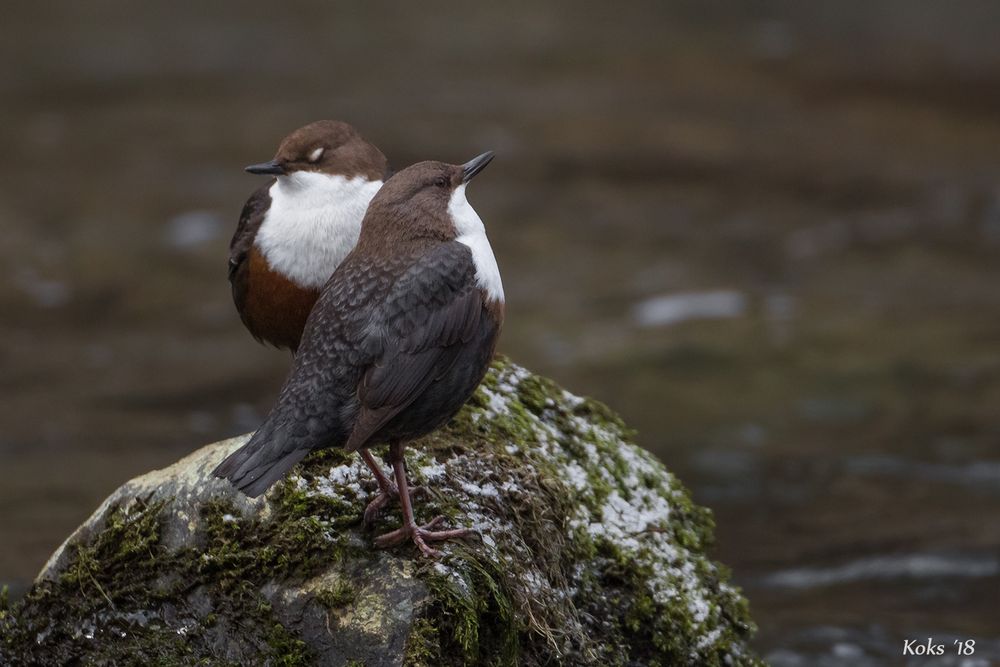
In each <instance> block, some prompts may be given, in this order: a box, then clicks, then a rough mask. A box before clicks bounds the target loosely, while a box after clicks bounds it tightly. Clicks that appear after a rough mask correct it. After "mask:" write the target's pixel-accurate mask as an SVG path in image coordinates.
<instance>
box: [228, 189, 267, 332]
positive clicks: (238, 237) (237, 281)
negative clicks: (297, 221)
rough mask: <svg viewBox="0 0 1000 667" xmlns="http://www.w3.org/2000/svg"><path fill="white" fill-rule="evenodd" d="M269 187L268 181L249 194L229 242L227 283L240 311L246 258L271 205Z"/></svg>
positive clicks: (244, 297)
mask: <svg viewBox="0 0 1000 667" xmlns="http://www.w3.org/2000/svg"><path fill="white" fill-rule="evenodd" d="M272 183H273V181H272ZM270 189H271V183H268V184H267V185H265V186H262V187H260V188H258V189H257V190H256V191H254V193H253V194H252V195H250V198H249V199H247V203H246V204H244V205H243V211H242V212H241V213H240V221H239V222H238V223H237V224H236V233H235V234H233V238H232V240H231V241H230V242H229V283H230V285H232V288H233V301H234V302H235V303H236V307H237V309H239V310H240V312H242V311H243V304H244V302H245V300H246V293H247V287H248V286H247V278H248V275H247V274H248V272H247V258H248V257H249V255H250V249H251V248H252V247H253V241H254V239H255V238H256V237H257V230H258V229H260V224H261V223H262V222H264V215H265V214H266V213H267V209H268V207H270V206H271V195H270V192H269V191H270Z"/></svg>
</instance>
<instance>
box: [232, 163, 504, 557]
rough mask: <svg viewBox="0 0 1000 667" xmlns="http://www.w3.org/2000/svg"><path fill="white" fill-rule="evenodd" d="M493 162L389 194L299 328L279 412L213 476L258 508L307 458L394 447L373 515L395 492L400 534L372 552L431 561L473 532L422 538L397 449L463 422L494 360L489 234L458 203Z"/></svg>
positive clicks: (499, 295) (372, 209) (430, 176)
mask: <svg viewBox="0 0 1000 667" xmlns="http://www.w3.org/2000/svg"><path fill="white" fill-rule="evenodd" d="M492 159H493V153H484V154H483V155H480V156H479V157H477V158H475V159H473V160H471V161H469V162H467V163H466V164H464V165H450V164H444V163H441V162H420V163H418V164H415V165H413V166H411V167H408V168H406V169H404V170H402V171H400V172H399V173H397V174H395V175H394V176H392V177H391V178H390V179H389V180H388V181H386V183H385V185H384V186H383V187H382V189H381V190H380V191H379V192H378V194H377V195H376V196H375V198H374V199H372V201H371V204H370V205H369V207H368V212H367V213H366V214H365V218H364V222H363V224H362V227H361V235H360V238H359V239H358V244H357V246H356V247H355V248H354V250H353V251H351V253H350V254H349V255H348V256H347V258H346V259H345V260H344V261H343V263H342V264H341V265H340V266H339V267H337V270H336V271H334V273H333V276H331V278H330V280H329V282H328V283H327V284H326V286H325V287H324V288H323V292H322V294H321V295H320V297H319V300H318V301H317V302H316V305H315V307H314V308H313V311H312V314H311V315H310V316H309V319H308V321H307V322H306V326H305V331H304V332H303V336H302V344H301V346H300V347H299V352H298V354H297V355H296V356H295V361H294V364H293V366H292V371H291V374H290V375H289V377H288V379H287V380H286V381H285V384H284V386H283V387H282V389H281V393H280V395H279V397H278V402H277V405H275V407H274V408H273V409H272V410H271V413H270V414H269V415H268V417H267V420H266V421H265V422H264V424H263V425H262V426H261V427H260V429H258V430H257V432H256V433H254V435H253V436H252V437H251V438H250V441H249V442H247V444H245V445H244V446H243V447H241V448H240V449H238V450H236V451H235V452H233V453H232V454H231V455H229V457H227V458H226V460H224V461H223V462H222V463H221V464H219V466H218V467H217V468H216V469H215V471H214V474H215V475H216V476H218V477H224V478H226V479H229V480H230V481H231V482H232V483H233V485H235V486H236V487H237V488H238V489H240V490H241V491H243V492H244V493H246V494H247V495H248V496H251V497H256V496H259V495H260V494H262V493H264V492H265V491H266V490H267V489H268V488H269V487H270V486H271V485H272V484H274V482H275V481H277V480H278V479H280V478H281V477H283V476H284V475H285V474H286V473H287V472H288V471H289V470H290V469H291V468H292V466H294V465H295V464H296V463H298V462H299V461H301V460H302V458H303V457H305V455H306V454H308V453H309V452H310V451H313V450H316V449H323V448H326V447H344V448H346V449H347V450H348V451H355V450H361V451H362V452H365V451H366V450H367V449H368V448H369V447H372V446H375V445H378V444H382V443H388V444H389V460H390V462H391V463H392V468H393V473H394V476H395V488H394V487H392V486H391V485H386V484H384V483H383V481H382V480H380V482H379V484H380V487H381V488H382V491H381V492H380V493H379V495H378V496H377V497H376V498H375V499H374V500H373V501H372V502H371V503H370V504H369V509H371V508H372V507H375V508H376V510H377V508H378V507H381V506H382V505H384V504H385V502H386V501H387V500H388V499H389V498H390V497H392V496H394V495H396V494H397V491H398V496H399V500H400V504H401V506H402V510H403V526H402V527H401V528H399V529H398V530H395V531H392V532H390V533H388V534H386V535H382V536H380V537H378V538H376V540H375V543H376V545H377V546H380V547H386V546H391V545H395V544H399V543H400V542H403V541H405V540H407V539H412V540H413V542H414V543H415V544H416V545H417V547H418V548H419V549H420V551H421V552H422V553H423V554H424V555H426V556H431V555H435V554H436V553H437V552H436V551H434V550H433V549H431V548H430V547H429V546H427V542H429V541H439V540H445V539H449V538H452V537H459V536H462V535H465V534H467V533H468V532H469V531H468V530H467V529H459V530H440V531H438V530H434V528H435V527H437V526H438V525H439V524H440V523H441V521H443V520H444V519H443V517H437V518H435V519H434V520H433V521H431V522H430V523H428V524H426V525H424V526H418V525H417V523H416V521H415V520H414V517H413V508H412V504H411V500H410V491H409V488H408V485H407V481H406V471H405V466H404V460H403V447H404V445H405V444H406V443H407V442H409V441H411V440H414V439H416V438H419V437H421V436H423V435H426V434H427V433H430V432H431V431H433V430H434V429H436V428H438V427H440V426H442V425H443V424H444V423H445V422H447V421H448V420H449V419H450V418H451V417H452V416H453V415H454V414H455V413H456V412H458V410H459V409H460V408H461V407H462V405H463V404H464V403H465V402H466V401H467V400H468V399H469V397H470V396H471V395H472V392H473V391H474V390H475V388H476V386H477V385H478V384H479V382H480V381H481V380H482V379H483V376H484V375H485V374H486V370H487V368H488V367H489V364H490V360H491V359H492V357H493V351H494V348H495V347H496V342H497V337H498V335H499V333H500V327H501V325H502V323H503V317H504V296H503V285H502V283H501V280H500V271H499V270H498V268H497V263H496V259H495V258H494V256H493V250H492V248H491V247H490V243H489V240H488V239H487V237H486V230H485V228H484V226H483V222H482V220H480V218H479V215H478V214H477V213H476V212H475V210H473V208H472V206H471V205H470V204H469V202H468V200H467V199H466V196H465V188H466V185H467V184H468V182H469V180H470V179H471V178H472V177H473V176H475V175H476V174H477V173H479V172H480V171H481V170H482V169H483V168H484V167H485V166H486V165H487V164H489V162H490V160H492ZM373 471H375V469H374V468H373ZM378 475H379V473H378V472H376V476H378ZM384 481H385V482H387V481H388V480H384ZM365 514H366V518H367V516H368V514H369V512H368V511H366V512H365Z"/></svg>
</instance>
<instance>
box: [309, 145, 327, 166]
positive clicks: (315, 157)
mask: <svg viewBox="0 0 1000 667" xmlns="http://www.w3.org/2000/svg"><path fill="white" fill-rule="evenodd" d="M324 150H326V149H324V148H323V147H322V146H320V147H319V148H317V149H315V150H313V152H312V153H310V154H309V161H310V162H319V159H320V158H321V157H323V151H324Z"/></svg>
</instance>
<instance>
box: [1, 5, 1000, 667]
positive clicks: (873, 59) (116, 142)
mask: <svg viewBox="0 0 1000 667" xmlns="http://www.w3.org/2000/svg"><path fill="white" fill-rule="evenodd" d="M998 28H1000V4H998V3H996V2H993V1H987V0H982V1H979V2H973V1H968V2H966V1H957V2H937V3H928V2H912V1H906V2H904V1H902V0H867V1H865V2H860V1H854V0H848V1H845V2H839V3H801V2H794V1H791V0H789V1H787V2H779V1H760V2H753V3H740V2H724V1H721V0H708V1H700V2H695V1H691V2H681V3H668V2H663V1H662V0H661V1H658V2H648V3H646V2H637V3H599V2H563V3H545V4H541V3H527V2H515V3H494V4H491V5H487V4H485V3H484V4H479V3H464V4H456V3H440V4H438V3H406V4H402V3H400V4H396V5H382V4H380V3H364V4H362V3H357V4H352V5H350V6H343V7H339V6H335V5H334V4H332V3H322V2H301V3H299V2H287V3H270V2H268V3H265V2H261V1H259V0H244V1H243V2H240V3H228V4H224V3H169V4H168V3H160V4H150V3H147V4H141V5H135V4H132V3H125V2H108V1H98V2H88V3H79V2H70V1H68V0H63V1H61V2H46V3H11V4H8V5H7V6H6V7H5V9H4V18H3V21H2V22H0V63H2V64H0V99H2V106H0V121H2V122H0V146H2V147H3V150H2V156H0V473H2V477H0V583H6V584H8V585H9V586H10V587H11V591H12V593H13V594H14V595H15V596H16V595H17V594H19V593H21V592H23V591H24V590H25V588H26V586H27V585H28V583H29V582H30V579H31V578H32V577H33V576H34V574H35V573H36V572H37V571H38V569H39V568H40V567H41V565H42V563H43V561H44V560H45V558H46V557H47V556H48V554H49V553H50V552H51V551H52V550H53V549H54V548H55V547H56V546H57V544H58V543H59V542H60V541H61V540H62V539H63V537H65V536H66V535H67V534H68V532H69V531H70V530H72V529H73V528H74V527H75V526H76V525H77V524H78V523H80V522H81V521H82V520H83V519H84V518H85V517H86V516H87V515H88V514H89V513H90V512H91V511H92V510H93V509H94V508H95V507H96V505H97V504H98V503H99V502H100V501H101V500H102V499H103V498H104V497H105V496H106V495H107V494H108V493H110V492H111V491H112V490H113V489H114V488H115V487H116V486H117V485H119V484H120V483H121V482H123V481H125V480H127V479H128V478H130V477H132V476H134V475H136V474H139V473H142V472H145V471H147V470H149V469H151V468H154V467H160V466H163V465H166V464H168V463H171V462H173V461H174V460H176V459H177V458H179V457H181V456H182V455H184V454H185V453H187V452H189V451H191V450H193V449H195V448H196V447H197V446H199V445H201V444H204V443H207V442H210V441H213V440H217V439H219V438H223V437H226V436H231V435H234V434H238V433H242V432H245V431H248V430H251V429H253V428H254V427H255V426H256V425H257V424H258V423H259V421H260V420H261V418H262V416H263V415H264V413H265V411H266V409H267V408H268V406H269V405H270V403H271V401H272V400H273V399H274V397H275V394H276V391H277V389H278V387H279V385H280V382H281V380H282V378H283V376H284V374H285V372H286V370H287V368H288V365H289V358H288V356H287V355H286V354H283V353H280V352H276V351H274V350H269V349H265V348H263V347H261V346H259V345H257V344H256V343H255V342H254V341H253V340H252V339H251V338H250V336H249V335H248V334H247V332H246V331H245V330H244V329H243V327H242V326H241V324H240V322H239V319H238V318H237V316H236V313H235V311H234V309H233V306H232V303H231V301H230V295H229V290H228V284H227V283H226V277H225V276H226V270H225V264H226V256H227V255H226V245H227V242H228V239H229V236H230V234H231V232H232V230H233V228H234V225H235V221H236V218H237V216H238V213H239V210H240V207H241V205H242V202H243V200H244V199H245V198H246V196H247V195H248V194H249V192H250V191H251V190H252V189H253V188H255V187H256V186H257V185H258V184H259V183H260V181H259V180H257V179H256V178H255V177H252V176H250V175H247V174H244V173H243V172H242V166H243V165H245V164H249V163H252V162H259V161H262V160H266V159H269V158H270V157H271V155H272V153H273V151H274V149H275V147H276V145H277V142H278V140H279V139H280V138H281V137H282V136H283V135H284V134H285V133H286V132H287V131H289V130H291V129H293V128H295V127H297V126H299V125H301V124H303V123H305V122H308V121H311V120H315V119H318V118H325V117H332V118H341V119H344V120H347V121H349V122H352V123H354V124H355V125H357V126H358V127H359V128H361V130H362V131H363V132H364V133H365V134H366V136H367V137H368V138H370V139H371V140H372V141H373V142H375V143H376V144H378V145H379V146H380V147H381V148H382V149H383V150H384V151H385V153H386V154H387V155H388V156H389V157H390V160H391V161H392V162H393V164H394V165H396V166H403V165H406V164H408V163H411V162H414V161H417V160H420V159H428V158H438V159H443V160H448V161H452V162H458V161H464V160H466V159H468V158H470V157H472V156H473V155H476V154H478V153H480V152H481V151H483V150H485V149H493V150H495V151H497V153H498V159H497V160H496V161H495V162H494V163H493V164H492V165H491V166H490V168H489V170H488V171H487V172H486V174H485V175H484V176H483V177H482V179H481V180H477V182H476V185H475V187H474V188H473V190H472V191H471V193H470V195H471V199H472V201H473V203H474V204H475V205H476V207H477V209H478V210H479V211H480V213H481V215H482V216H483V218H484V219H485V220H486V222H487V226H488V229H489V231H490V235H491V238H492V240H493V245H494V248H495V249H496V252H497V255H498V258H499V261H500V264H501V269H502V271H503V275H504V282H505V287H506V290H507V295H508V301H509V305H508V323H507V326H506V330H505V332H504V336H503V339H502V342H501V345H500V347H501V350H502V352H504V353H506V354H508V355H511V356H512V357H514V358H516V359H517V360H518V361H520V362H521V363H524V364H526V365H528V366H530V367H531V368H533V369H534V370H537V371H539V372H542V373H545V374H548V375H550V376H552V377H554V378H556V379H557V380H559V381H560V382H562V383H564V384H565V385H566V386H567V387H569V388H570V389H572V390H573V391H575V392H578V393H585V394H590V395H593V396H596V397H598V398H600V399H601V400H603V401H605V402H607V403H609V404H610V405H611V406H613V407H614V408H615V409H617V410H618V411H620V412H621V413H622V414H623V415H624V416H625V418H626V419H627V421H628V422H629V423H630V424H631V425H632V426H634V427H635V428H636V429H638V432H639V435H638V437H639V440H640V441H641V442H642V443H643V444H644V445H645V446H646V447H648V448H650V449H651V450H653V451H654V452H655V453H656V454H657V455H658V456H659V457H660V458H661V459H662V460H663V461H664V462H665V463H666V464H667V465H668V466H669V467H670V468H671V469H672V470H673V471H674V472H675V473H676V474H677V475H678V476H679V477H680V478H681V479H682V480H683V481H684V482H685V483H686V484H687V485H688V486H689V487H690V488H691V489H692V490H693V492H694V495H695V497H696V498H697V500H698V501H700V502H701V503H703V504H707V505H709V506H710V507H712V508H713V510H714V511H715V515H716V519H717V523H718V530H717V546H716V555H717V557H718V558H719V559H721V560H722V561H724V562H725V563H727V564H728V565H729V566H730V567H731V568H732V570H733V572H734V575H735V579H736V581H737V582H739V583H740V584H741V585H742V586H743V587H744V588H745V590H746V592H747V594H748V595H749V597H750V600H751V603H752V611H753V615H754V617H755V618H756V620H757V621H758V623H759V624H760V633H759V635H758V640H757V646H758V648H759V650H760V651H761V652H762V653H763V654H764V655H765V656H767V658H768V659H769V660H770V661H771V662H772V663H773V664H774V665H778V666H781V665H869V664H872V665H875V664H897V663H900V662H901V661H903V658H901V657H900V654H901V649H902V640H903V639H904V638H918V639H921V640H922V639H923V638H925V637H928V636H929V637H934V638H935V640H936V641H940V642H942V643H947V644H948V646H949V649H950V647H951V641H952V640H953V639H958V638H961V639H975V640H977V649H978V650H977V653H976V656H977V658H978V659H979V660H981V662H975V661H973V662H968V661H967V662H965V663H960V662H959V661H958V659H957V658H956V657H954V656H953V655H949V656H947V657H946V658H944V659H943V660H940V661H938V662H937V663H934V662H931V661H929V660H927V659H920V661H919V662H913V663H912V664H920V665H927V664H966V665H978V664H987V662H986V661H987V660H989V659H990V658H991V657H992V658H994V659H1000V621H998V620H997V609H998V607H1000V605H998V602H1000V555H998V554H1000V549H998V547H1000V519H998V517H1000V452H998V448H997V444H998V440H1000V420H998V417H1000V415H998V410H1000V347H998V343H1000V39H997V35H998ZM949 653H950V650H949Z"/></svg>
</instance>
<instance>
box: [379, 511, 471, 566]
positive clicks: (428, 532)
mask: <svg viewBox="0 0 1000 667" xmlns="http://www.w3.org/2000/svg"><path fill="white" fill-rule="evenodd" d="M444 521H445V518H444V517H443V516H436V517H434V518H433V519H431V521H430V522H428V523H425V524H424V525H422V526H416V525H412V526H403V527H401V528H397V529H396V530H394V531H392V532H389V533H386V534H385V535H380V536H378V537H376V538H375V546H376V547H378V548H379V549H386V548H389V547H394V546H396V545H398V544H402V543H403V542H405V541H406V540H407V539H410V540H412V541H413V543H414V544H415V545H417V548H418V549H420V553H421V554H423V555H424V556H425V557H427V558H436V557H438V556H440V555H441V552H440V551H438V550H437V549H432V548H430V547H429V546H427V542H443V541H444V540H451V539H454V538H457V537H466V536H467V535H470V534H472V533H474V532H475V531H474V530H472V529H471V528H456V529H453V530H434V529H435V528H437V527H438V526H440V525H441V524H442V523H444Z"/></svg>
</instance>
